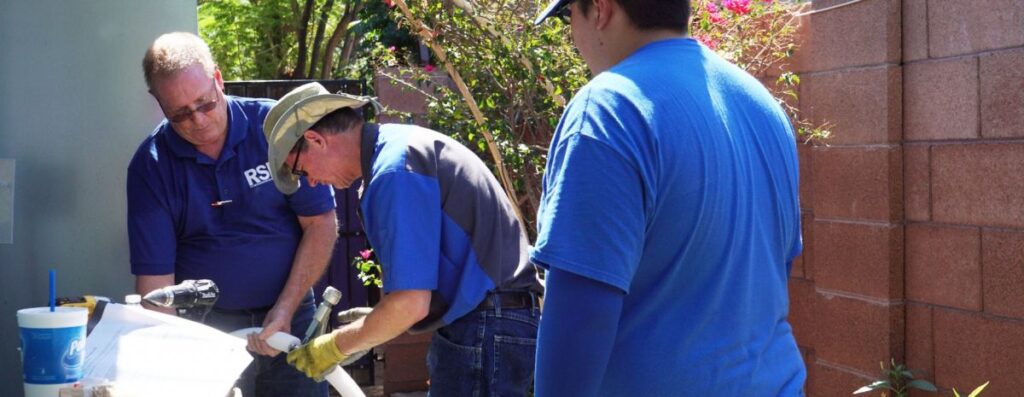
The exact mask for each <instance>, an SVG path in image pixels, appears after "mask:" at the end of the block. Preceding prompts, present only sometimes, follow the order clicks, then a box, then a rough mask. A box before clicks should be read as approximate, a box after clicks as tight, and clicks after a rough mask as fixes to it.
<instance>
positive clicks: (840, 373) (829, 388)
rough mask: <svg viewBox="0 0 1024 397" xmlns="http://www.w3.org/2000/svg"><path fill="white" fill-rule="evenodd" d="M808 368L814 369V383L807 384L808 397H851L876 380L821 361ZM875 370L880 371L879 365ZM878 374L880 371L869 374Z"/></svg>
mask: <svg viewBox="0 0 1024 397" xmlns="http://www.w3.org/2000/svg"><path fill="white" fill-rule="evenodd" d="M886 360H887V359H886ZM808 367H812V368H813V371H814V381H813V383H811V382H808V384H807V385H808V387H807V389H808V391H807V397H834V396H849V395H850V394H852V393H853V392H854V390H857V389H859V388H860V387H861V386H864V385H867V384H870V383H871V382H872V381H873V380H874V378H872V377H870V376H866V374H863V373H856V372H852V371H849V370H847V369H846V368H842V367H840V366H836V365H832V364H830V363H828V362H825V361H821V360H818V361H816V362H813V363H808ZM875 369H876V370H877V369H878V363H875ZM876 372H878V371H871V372H869V374H871V375H872V376H873V375H874V374H875V373H876ZM868 395H870V394H868Z"/></svg>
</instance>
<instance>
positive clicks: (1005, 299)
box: [981, 231, 1024, 319]
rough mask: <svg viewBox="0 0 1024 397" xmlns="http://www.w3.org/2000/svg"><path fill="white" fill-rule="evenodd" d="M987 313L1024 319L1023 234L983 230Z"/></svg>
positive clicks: (982, 260)
mask: <svg viewBox="0 0 1024 397" xmlns="http://www.w3.org/2000/svg"><path fill="white" fill-rule="evenodd" d="M981 247H982V252H981V263H982V267H983V269H984V270H983V274H984V275H983V281H984V285H985V312H987V313H992V314H996V315H1000V316H1006V317H1016V318H1019V319H1024V232H1002V231H983V232H982V238H981Z"/></svg>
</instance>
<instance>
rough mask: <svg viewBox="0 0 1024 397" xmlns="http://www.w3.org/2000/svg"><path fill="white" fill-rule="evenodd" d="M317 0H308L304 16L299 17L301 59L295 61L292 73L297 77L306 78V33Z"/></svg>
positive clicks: (298, 30) (303, 11)
mask: <svg viewBox="0 0 1024 397" xmlns="http://www.w3.org/2000/svg"><path fill="white" fill-rule="evenodd" d="M314 3H315V0H306V8H305V9H304V10H302V17H301V18H300V19H299V26H298V29H297V32H298V33H297V34H298V41H299V54H298V55H299V59H298V61H297V62H296V63H295V71H294V72H293V73H292V75H293V77H295V78H300V79H302V78H305V77H306V75H305V74H304V73H305V71H306V48H308V46H307V44H306V35H307V31H308V30H309V17H310V14H312V12H313V6H314Z"/></svg>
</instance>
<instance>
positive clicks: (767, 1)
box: [761, 0, 774, 4]
mask: <svg viewBox="0 0 1024 397" xmlns="http://www.w3.org/2000/svg"><path fill="white" fill-rule="evenodd" d="M761 1H764V3H765V4H771V3H772V1H774V0H761Z"/></svg>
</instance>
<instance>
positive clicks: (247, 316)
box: [206, 292, 327, 397]
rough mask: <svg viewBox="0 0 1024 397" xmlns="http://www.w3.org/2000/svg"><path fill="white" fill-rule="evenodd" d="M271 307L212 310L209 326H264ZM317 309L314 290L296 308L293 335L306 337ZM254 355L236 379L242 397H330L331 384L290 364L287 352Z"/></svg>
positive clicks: (220, 328)
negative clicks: (271, 354)
mask: <svg viewBox="0 0 1024 397" xmlns="http://www.w3.org/2000/svg"><path fill="white" fill-rule="evenodd" d="M268 309H269V308H265V309H253V310H217V309H215V310H211V311H210V313H209V314H207V315H206V325H209V326H211V327H214V328H216V329H219V330H221V331H224V332H231V331H235V330H239V329H242V328H249V327H262V326H263V319H264V318H266V316H267V310H268ZM314 310H316V307H315V303H314V301H313V293H312V292H310V293H309V294H306V297H305V298H303V299H302V303H300V304H299V307H298V308H297V309H295V316H294V317H292V325H291V326H292V329H291V334H292V335H295V336H296V337H298V338H300V339H301V338H302V337H303V336H304V334H305V333H306V327H309V323H310V322H312V321H313V311H314ZM250 354H251V353H250ZM252 356H253V358H254V359H253V361H252V363H250V364H249V366H248V367H246V368H245V371H243V372H242V375H241V376H240V377H239V378H238V381H237V382H235V386H236V387H238V388H239V389H241V390H242V397H258V396H266V397H278V396H296V397H299V396H301V397H327V383H326V382H324V383H317V382H316V381H314V380H313V379H310V378H309V377H307V376H306V375H305V374H303V373H302V372H299V371H298V370H296V369H295V368H294V367H292V366H291V365H288V362H287V361H286V360H285V358H286V357H287V355H285V354H283V353H282V354H278V355H276V356H274V357H267V356H262V355H258V354H253V355H252Z"/></svg>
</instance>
